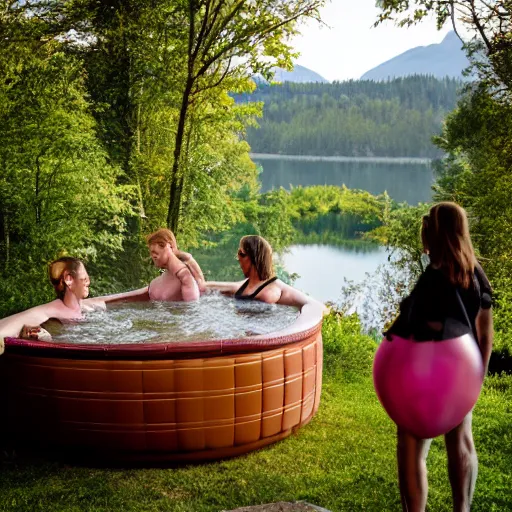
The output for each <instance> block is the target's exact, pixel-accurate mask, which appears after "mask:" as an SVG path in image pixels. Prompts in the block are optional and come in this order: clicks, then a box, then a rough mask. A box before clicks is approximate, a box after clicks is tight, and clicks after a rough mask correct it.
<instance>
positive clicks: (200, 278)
mask: <svg viewBox="0 0 512 512" xmlns="http://www.w3.org/2000/svg"><path fill="white" fill-rule="evenodd" d="M176 256H178V258H179V259H180V260H181V261H182V262H183V263H185V265H187V267H188V268H189V269H190V272H191V273H192V277H193V278H194V279H195V280H196V281H197V285H198V286H199V291H201V292H204V291H206V282H205V280H204V275H203V271H202V270H201V267H200V266H199V263H197V261H196V260H195V259H194V258H193V256H192V254H189V253H188V252H182V251H178V252H176Z"/></svg>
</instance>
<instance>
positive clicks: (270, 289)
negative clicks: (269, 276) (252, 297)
mask: <svg viewBox="0 0 512 512" xmlns="http://www.w3.org/2000/svg"><path fill="white" fill-rule="evenodd" d="M281 295H282V291H281V287H280V286H279V285H278V284H276V283H272V284H270V285H268V286H266V287H265V288H263V290H261V292H260V293H258V295H257V296H256V298H257V299H258V300H261V301H262V302H267V303H268V304H275V303H277V302H279V300H280V299H281Z"/></svg>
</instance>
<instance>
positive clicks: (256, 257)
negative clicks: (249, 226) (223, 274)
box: [240, 235, 274, 281]
mask: <svg viewBox="0 0 512 512" xmlns="http://www.w3.org/2000/svg"><path fill="white" fill-rule="evenodd" d="M240 247H241V248H242V250H243V252H244V253H245V254H247V256H248V257H249V259H250V260H251V263H252V264H253V265H254V266H255V267H256V272H257V273H258V277H259V278H260V279H261V280H262V281H266V280H267V279H270V278H271V277H273V276H274V264H273V262H272V247H271V246H270V244H269V243H268V242H267V241H266V240H265V239H264V238H263V237H262V236H258V235H247V236H244V237H242V239H241V240H240Z"/></svg>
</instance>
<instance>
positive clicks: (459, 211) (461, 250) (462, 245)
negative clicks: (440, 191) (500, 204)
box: [421, 202, 476, 288]
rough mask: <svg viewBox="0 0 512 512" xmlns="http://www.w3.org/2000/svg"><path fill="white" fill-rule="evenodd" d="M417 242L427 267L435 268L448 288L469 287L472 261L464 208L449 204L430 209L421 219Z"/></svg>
mask: <svg viewBox="0 0 512 512" xmlns="http://www.w3.org/2000/svg"><path fill="white" fill-rule="evenodd" d="M421 240H422V242H423V247H424V248H425V249H426V250H428V252H429V256H430V261H431V263H432V264H433V265H434V266H436V267H439V268H440V269H441V270H442V271H443V272H444V273H445V274H446V276H447V277H448V279H449V280H450V281H451V283H452V284H454V285H460V286H462V287H463V288H469V287H470V286H471V284H472V283H473V274H474V271H475V265H476V257H475V252H474V250H473V244H472V243H471V237H470V236H469V226H468V218H467V215H466V211H465V210H464V208H462V207H461V206H459V205H458V204H456V203H451V202H442V203H438V204H435V205H434V206H432V208H431V209H430V212H429V214H428V215H424V216H423V222H422V227H421Z"/></svg>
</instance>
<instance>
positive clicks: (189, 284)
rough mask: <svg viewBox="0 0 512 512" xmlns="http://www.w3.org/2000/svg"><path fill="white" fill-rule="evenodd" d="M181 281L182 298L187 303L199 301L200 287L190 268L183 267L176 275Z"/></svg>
mask: <svg viewBox="0 0 512 512" xmlns="http://www.w3.org/2000/svg"><path fill="white" fill-rule="evenodd" d="M174 275H175V276H176V277H177V278H178V279H179V280H180V281H181V298H182V299H183V300H184V301H185V302H189V301H193V300H198V299H199V295H200V293H199V286H198V285H197V282H196V280H195V279H194V277H193V276H192V272H190V269H189V268H188V267H182V268H180V269H179V270H178V271H177V272H175V274H174Z"/></svg>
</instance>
